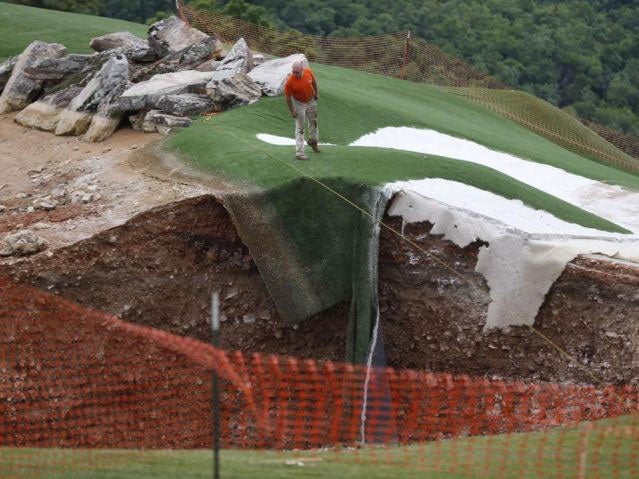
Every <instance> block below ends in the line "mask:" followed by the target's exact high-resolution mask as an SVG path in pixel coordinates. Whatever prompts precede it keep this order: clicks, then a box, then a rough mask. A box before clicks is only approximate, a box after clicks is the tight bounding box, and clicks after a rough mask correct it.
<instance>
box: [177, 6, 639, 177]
mask: <svg viewBox="0 0 639 479" xmlns="http://www.w3.org/2000/svg"><path fill="white" fill-rule="evenodd" d="M176 4H177V6H178V11H179V14H180V16H181V17H182V18H183V19H184V20H185V21H187V22H189V23H190V24H192V25H193V26H194V27H196V28H198V29H200V30H202V31H204V32H206V33H208V34H210V35H216V36H217V37H218V38H220V39H221V40H222V41H223V42H227V43H233V42H235V41H237V40H238V39H239V38H244V39H245V40H246V41H247V43H248V44H249V46H250V47H251V48H252V49H253V50H255V51H259V52H262V53H265V54H269V55H275V56H286V55H290V54H292V53H300V52H301V53H304V54H306V56H307V58H308V59H309V61H311V62H315V63H321V64H327V65H336V66H340V67H344V68H352V69H356V70H362V71H365V72H370V73H376V74H380V75H387V76H392V77H396V78H401V79H405V80H410V81H413V82H420V83H427V84H429V85H434V86H438V87H443V88H444V89H445V90H446V91H447V92H448V93H451V94H454V95H457V96H461V97H463V98H466V99H468V100H470V101H472V102H475V103H478V104H480V105H482V106H484V107H486V108H489V109H491V110H493V111H494V112H496V113H498V114H500V115H502V116H504V117H505V118H508V119H509V120H512V121H514V122H515V123H518V124H519V125H521V126H523V127H525V128H528V129H530V130H532V131H533V132H535V133H537V134H539V135H541V136H544V137H546V138H547V139H549V140H551V141H553V142H555V143H557V144H559V145H561V146H563V147H565V148H567V149H570V150H572V151H575V152H576V153H579V154H581V155H584V156H586V157H589V158H592V159H595V160H598V161H603V162H607V163H610V164H612V165H614V166H616V167H619V168H622V169H625V170H629V171H632V172H638V171H639V138H635V137H631V136H628V135H624V134H623V133H620V132H617V131H614V130H611V129H608V128H604V127H601V126H599V125H596V124H594V123H592V122H589V121H586V120H579V119H578V118H575V117H573V116H571V115H569V114H568V113H566V112H564V111H562V110H560V109H559V108H556V107H553V106H552V105H550V104H549V103H546V102H544V101H542V100H540V99H538V98H536V97H534V96H531V95H529V94H526V93H524V92H521V91H517V90H513V89H512V87H510V86H508V85H506V84H504V83H503V82H501V81H499V80H496V79H495V78H492V77H491V76H490V75H487V74H485V73H482V72H480V71H478V70H476V69H475V68H473V67H472V66H470V65H468V64H467V63H465V62H463V61H462V60H460V59H458V58H455V57H454V56H452V55H448V54H446V53H444V52H443V51H442V50H440V49H439V48H437V47H436V46H434V45H432V44H430V43H428V42H426V41H424V40H422V39H420V38H416V37H414V36H411V34H410V32H397V33H389V34H384V35H377V36H369V37H349V38H340V37H321V36H312V35H302V34H301V33H299V32H295V31H286V32H284V31H279V30H276V29H273V28H269V27H265V26H261V25H255V24H252V23H249V22H246V21H243V20H240V19H236V18H233V17H229V16H225V15H222V14H220V13H218V12H214V11H209V10H202V9H198V8H197V7H194V6H192V5H190V4H188V3H186V2H184V1H181V0H177V2H176Z"/></svg>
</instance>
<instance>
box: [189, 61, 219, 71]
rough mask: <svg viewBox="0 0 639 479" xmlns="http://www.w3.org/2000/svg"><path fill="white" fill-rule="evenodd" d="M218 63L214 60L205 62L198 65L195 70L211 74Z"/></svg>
mask: <svg viewBox="0 0 639 479" xmlns="http://www.w3.org/2000/svg"><path fill="white" fill-rule="evenodd" d="M218 63H219V62H218V61H217V60H215V59H211V60H207V61H205V62H204V63H200V64H199V65H198V66H196V67H195V69H196V70H197V71H199V72H212V71H214V70H215V67H216V66H217V64H218Z"/></svg>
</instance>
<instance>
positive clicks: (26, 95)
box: [0, 17, 307, 141]
mask: <svg viewBox="0 0 639 479" xmlns="http://www.w3.org/2000/svg"><path fill="white" fill-rule="evenodd" d="M90 46H91V48H93V49H94V50H95V51H96V53H94V54H91V55H77V54H67V51H66V48H65V47H64V46H63V45H60V44H57V43H44V42H40V41H35V42H33V43H31V44H30V45H29V46H28V47H27V48H26V50H25V51H24V52H22V53H21V54H20V55H19V56H18V57H15V58H12V59H9V60H7V61H5V62H3V63H0V92H1V95H0V113H7V112H10V111H16V110H22V111H20V113H19V114H18V115H17V116H16V118H15V120H16V121H17V122H18V123H20V124H21V125H24V126H27V127H31V128H38V129H41V130H46V131H51V132H54V133H55V134H56V135H73V136H80V135H82V136H83V137H84V139H85V140H87V141H102V140H104V139H106V138H108V137H109V136H110V135H112V134H113V132H114V131H115V130H116V129H117V128H118V126H119V125H120V124H121V123H122V122H123V120H125V119H127V118H128V119H129V121H130V123H131V125H132V126H133V128H136V129H140V130H143V131H146V132H155V131H159V132H162V133H167V132H169V131H171V130H172V129H173V128H176V127H187V126H189V125H190V124H191V119H190V117H192V116H195V115H199V114H202V113H206V112H220V111H224V110H227V109H229V108H234V107H237V106H241V105H247V104H250V103H254V102H256V101H257V100H259V99H260V98H261V97H262V96H263V95H267V96H276V95H281V94H282V88H283V84H284V82H285V81H286V78H287V76H288V74H289V72H290V70H291V65H292V63H293V62H295V61H301V62H303V63H307V60H306V57H305V56H304V55H302V54H297V55H291V56H290V57H287V58H280V59H275V60H271V61H264V58H263V57H262V56H259V55H253V53H252V52H251V50H250V49H249V47H248V45H247V44H246V42H245V41H244V39H242V38H241V39H240V40H238V42H237V43H236V44H235V45H234V46H233V48H232V49H231V50H230V51H229V52H228V53H227V52H225V51H224V49H223V48H222V44H221V42H220V41H219V40H218V39H217V38H215V37H211V36H208V35H206V34H204V33H202V32H201V31H199V30H196V29H195V28H192V27H190V26H189V25H187V24H186V23H184V22H183V21H182V20H180V19H179V18H176V17H171V18H169V19H167V20H162V21H160V22H157V23H155V24H153V25H151V27H150V28H149V33H148V39H147V40H142V39H140V38H138V37H136V36H134V35H133V34H131V33H129V32H121V33H113V34H109V35H104V36H102V37H98V38H94V39H92V40H91V42H90ZM258 63H259V65H257V66H256V64H258Z"/></svg>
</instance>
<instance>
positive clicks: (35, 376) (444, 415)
mask: <svg viewBox="0 0 639 479" xmlns="http://www.w3.org/2000/svg"><path fill="white" fill-rule="evenodd" d="M212 372H216V373H217V375H218V376H219V377H220V378H221V382H222V396H221V397H222V401H221V431H222V434H221V437H222V445H223V447H224V448H225V449H229V448H232V449H241V450H247V449H253V450H265V449H271V450H280V451H292V450H300V451H314V450H315V451H317V450H318V448H331V449H335V448H338V447H339V448H343V447H356V448H357V449H355V450H348V449H347V450H344V449H340V451H341V452H340V453H336V454H333V455H331V456H324V458H323V459H322V460H323V461H332V462H335V463H344V464H346V465H353V464H355V465H357V464H369V465H370V464H380V465H392V466H394V467H395V466H401V467H403V468H409V469H418V470H432V471H447V472H450V473H456V474H457V473H468V474H471V475H472V477H524V473H523V472H521V474H520V475H512V474H513V471H520V470H521V471H528V472H530V470H534V471H536V473H535V474H537V473H538V475H531V476H525V477H604V476H593V475H588V476H585V475H584V476H579V475H578V474H579V471H580V470H581V469H580V468H582V469H583V468H584V467H585V466H584V465H581V466H580V462H579V461H576V462H575V461H573V462H571V461H570V458H572V459H574V458H575V457H580V456H579V454H582V453H583V451H584V450H585V449H587V450H588V463H587V466H588V468H587V471H589V474H590V473H592V472H593V471H604V472H606V473H608V472H609V471H613V472H614V471H615V470H616V471H617V472H619V474H621V473H623V474H626V473H627V474H631V475H628V476H627V477H637V475H638V474H639V451H638V450H637V449H636V448H634V447H628V446H627V444H628V441H633V440H635V439H636V438H637V437H639V415H637V413H638V412H639V388H638V387H637V386H608V387H602V388H598V387H594V386H588V385H576V384H551V383H537V384H529V383H524V382H519V381H505V380H492V379H486V378H473V377H468V376H453V375H450V374H443V373H431V372H425V371H413V370H393V369H371V370H368V369H367V368H366V367H364V366H360V365H351V364H341V363H332V362H321V361H313V360H309V359H296V358H293V357H278V356H271V355H268V356H267V355H262V354H259V353H254V354H248V355H247V354H242V353H240V352H225V351H221V350H218V349H215V348H213V347H211V346H210V345H207V344H204V343H201V342H198V341H196V340H192V339H189V338H184V337H178V336H174V335H172V334H169V333H167V332H164V331H159V330H155V329H151V328H146V327H142V326H138V325H133V324H129V323H125V322H122V321H120V320H118V319H117V318H115V317H113V316H110V315H108V314H105V313H101V312H96V311H89V310H87V309H85V308H82V307H80V306H78V305H75V304H73V303H70V302H68V301H65V300H62V299H60V298H57V297H54V296H51V295H49V294H47V293H45V292H42V291H39V290H35V289H32V288H27V287H25V286H21V285H16V284H14V283H12V282H10V281H7V280H1V279H0V406H1V411H2V412H1V414H0V477H21V478H22V477H48V476H47V475H46V471H50V470H52V468H53V469H55V470H56V471H58V472H59V471H62V472H64V473H68V474H72V473H75V472H78V471H81V470H83V468H85V467H87V464H89V465H91V467H96V468H99V467H102V465H103V463H104V462H105V461H106V462H107V463H108V464H109V467H113V465H114V464H116V465H117V464H118V461H120V462H122V465H121V467H122V468H125V466H126V464H125V463H126V462H127V461H129V462H130V460H131V459H130V457H128V456H124V455H123V453H122V454H120V455H118V454H115V453H114V454H113V455H109V456H104V455H101V454H99V451H100V450H102V449H114V450H134V451H137V450H149V449H150V450H156V449H162V450H166V449H169V450H190V449H201V448H210V447H211V443H212V439H211V438H212V432H211V431H212V413H211V411H212V403H211V375H212ZM605 418H608V419H606V420H605V421H598V422H592V421H595V420H599V419H605ZM615 418H616V419H615ZM611 421H612V422H611ZM614 421H617V422H614ZM559 426H563V427H561V428H558V427H559ZM566 426H573V427H572V428H570V427H566ZM531 431H544V432H542V433H537V434H533V435H531V434H522V435H512V434H511V433H516V432H531ZM504 434H510V435H507V436H503V435H504ZM464 437H466V438H468V439H465V440H464V441H465V442H457V441H454V440H453V439H455V438H464ZM362 444H368V445H370V446H371V447H369V448H362V449H360V446H361V445H362ZM382 446H383V447H382ZM51 451H55V454H51ZM297 454H298V456H303V455H304V454H308V453H302V452H299V453H297ZM38 457H40V458H41V457H45V458H46V460H36V459H37V458H38ZM125 457H128V459H125ZM144 457H145V456H143V455H142V452H140V460H141V461H144V460H145V459H144ZM303 460H305V459H303V457H299V461H303ZM178 463H179V461H178ZM176 467H177V466H176ZM518 468H519V469H518ZM122 471H123V472H122V475H121V476H115V477H130V475H128V473H127V472H126V470H125V469H122ZM258 472H259V471H256V473H258ZM564 473H565V474H566V475H564ZM400 476H401V475H400ZM400 476H397V477H400ZM62 477H67V476H62ZM109 477H113V476H109ZM173 477H176V476H173ZM184 477H187V476H184ZM318 477H321V476H318ZM611 477H613V476H611ZM614 477H626V476H614Z"/></svg>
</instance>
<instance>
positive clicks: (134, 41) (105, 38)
mask: <svg viewBox="0 0 639 479" xmlns="http://www.w3.org/2000/svg"><path fill="white" fill-rule="evenodd" d="M89 46H90V47H91V48H93V49H94V50H95V51H96V52H104V51H108V50H113V49H118V50H121V51H122V52H123V53H124V54H125V55H126V57H127V58H128V59H129V60H130V61H132V62H149V61H154V60H157V59H158V58H159V57H158V56H157V54H156V53H155V51H154V50H153V49H152V48H151V47H150V46H149V42H148V40H144V39H142V38H138V37H136V36H135V35H133V34H132V33H131V32H117V33H108V34H106V35H102V36H101V37H96V38H93V39H91V41H90V42H89Z"/></svg>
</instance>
